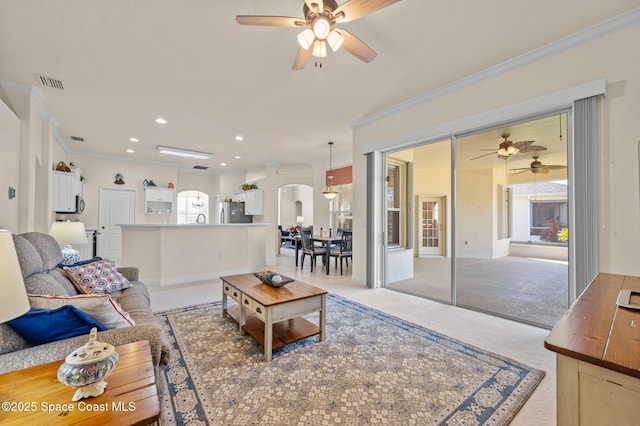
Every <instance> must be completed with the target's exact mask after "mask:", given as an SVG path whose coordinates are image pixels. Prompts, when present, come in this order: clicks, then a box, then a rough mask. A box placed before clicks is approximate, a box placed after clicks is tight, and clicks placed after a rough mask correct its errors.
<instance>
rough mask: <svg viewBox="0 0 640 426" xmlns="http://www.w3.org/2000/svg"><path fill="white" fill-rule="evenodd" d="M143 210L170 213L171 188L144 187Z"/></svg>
mask: <svg viewBox="0 0 640 426" xmlns="http://www.w3.org/2000/svg"><path fill="white" fill-rule="evenodd" d="M144 211H145V213H147V214H170V213H172V212H173V189H168V188H145V189H144Z"/></svg>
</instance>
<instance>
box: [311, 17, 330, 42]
mask: <svg viewBox="0 0 640 426" xmlns="http://www.w3.org/2000/svg"><path fill="white" fill-rule="evenodd" d="M311 28H312V29H313V33H314V34H315V35H316V38H319V39H320V40H324V39H326V38H327V36H328V35H329V32H330V31H331V22H330V21H329V19H328V18H327V17H326V16H324V15H320V16H318V17H317V18H316V19H314V20H313V23H312V24H311Z"/></svg>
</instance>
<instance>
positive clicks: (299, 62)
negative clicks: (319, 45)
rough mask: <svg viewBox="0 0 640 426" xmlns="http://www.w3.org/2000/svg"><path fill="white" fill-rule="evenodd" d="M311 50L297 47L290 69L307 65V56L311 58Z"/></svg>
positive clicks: (297, 68)
mask: <svg viewBox="0 0 640 426" xmlns="http://www.w3.org/2000/svg"><path fill="white" fill-rule="evenodd" d="M312 53H313V50H311V48H309V49H303V48H302V47H301V48H300V49H298V53H297V54H296V58H295V59H294V60H293V65H291V69H292V70H301V69H303V68H304V67H305V65H307V62H309V58H311V54H312Z"/></svg>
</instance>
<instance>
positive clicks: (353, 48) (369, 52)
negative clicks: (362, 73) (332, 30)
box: [336, 29, 378, 63]
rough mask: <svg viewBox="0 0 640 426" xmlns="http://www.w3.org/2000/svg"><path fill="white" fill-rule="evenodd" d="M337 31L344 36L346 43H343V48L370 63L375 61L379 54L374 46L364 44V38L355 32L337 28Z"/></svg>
mask: <svg viewBox="0 0 640 426" xmlns="http://www.w3.org/2000/svg"><path fill="white" fill-rule="evenodd" d="M336 32H337V33H339V34H341V35H342V36H343V37H344V43H342V48H343V49H344V50H346V51H347V52H349V53H351V54H352V55H353V56H355V57H356V58H358V59H360V60H361V61H364V62H366V63H369V62H371V61H373V60H374V59H375V58H376V56H377V55H378V54H377V53H376V52H375V51H374V50H373V49H372V48H370V47H369V46H367V45H366V44H364V42H363V41H362V40H360V39H359V38H358V37H356V36H354V35H353V34H351V33H349V32H347V31H345V30H343V29H340V30H336Z"/></svg>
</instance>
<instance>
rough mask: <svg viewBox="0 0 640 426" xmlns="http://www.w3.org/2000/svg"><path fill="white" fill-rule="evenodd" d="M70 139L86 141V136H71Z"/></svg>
mask: <svg viewBox="0 0 640 426" xmlns="http://www.w3.org/2000/svg"><path fill="white" fill-rule="evenodd" d="M69 139H71V140H72V141H75V142H84V138H81V137H80V136H69Z"/></svg>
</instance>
